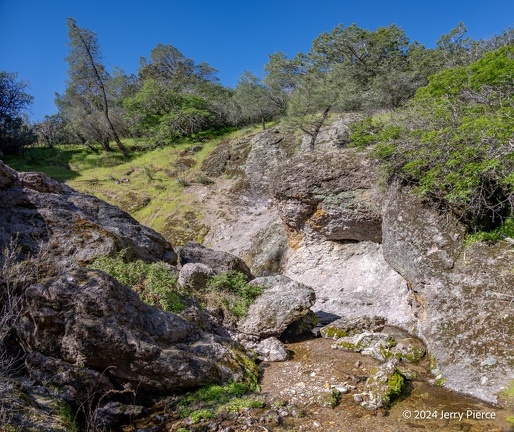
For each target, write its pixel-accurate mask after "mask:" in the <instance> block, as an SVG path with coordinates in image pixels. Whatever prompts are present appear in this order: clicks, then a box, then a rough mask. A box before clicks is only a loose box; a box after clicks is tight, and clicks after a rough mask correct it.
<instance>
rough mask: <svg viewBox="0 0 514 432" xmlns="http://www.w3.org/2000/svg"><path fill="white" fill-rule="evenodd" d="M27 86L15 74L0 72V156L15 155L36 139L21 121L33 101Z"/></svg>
mask: <svg viewBox="0 0 514 432" xmlns="http://www.w3.org/2000/svg"><path fill="white" fill-rule="evenodd" d="M28 86H29V85H28V83H27V82H25V81H22V80H18V74H17V73H13V72H6V71H1V72H0V156H2V154H16V153H18V152H19V151H20V150H21V149H22V148H23V147H25V146H27V145H29V144H32V143H33V142H34V141H35V139H36V136H35V135H34V134H33V132H32V130H31V129H30V128H29V127H28V126H27V124H26V123H25V122H24V121H23V119H22V114H23V112H24V111H25V110H26V109H27V108H28V107H29V105H30V104H31V103H32V100H33V99H34V98H33V96H32V95H30V94H29V93H27V88H28Z"/></svg>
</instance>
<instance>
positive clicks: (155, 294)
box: [91, 252, 185, 313]
mask: <svg viewBox="0 0 514 432" xmlns="http://www.w3.org/2000/svg"><path fill="white" fill-rule="evenodd" d="M91 268H94V269H97V270H102V271H104V272H106V273H108V274H110V275H111V276H112V277H114V278H115V279H117V280H118V281H119V282H121V283H122V284H124V285H127V286H129V287H131V288H132V289H133V290H134V291H136V292H137V293H138V294H139V295H140V296H141V299H142V300H143V301H144V302H145V303H148V304H150V305H152V306H156V307H158V308H160V309H162V310H164V311H166V312H174V313H178V312H181V311H182V310H183V309H184V307H185V304H184V294H185V293H183V292H181V291H180V290H179V287H178V283H177V275H176V274H174V273H172V272H171V271H170V270H169V269H168V267H166V265H165V264H164V263H159V262H157V263H151V264H150V263H145V262H143V261H141V260H137V261H132V262H128V263H127V262H125V261H124V260H123V252H121V253H120V254H118V256H116V257H114V258H112V257H100V258H98V259H97V260H96V261H95V262H94V263H93V264H92V265H91Z"/></svg>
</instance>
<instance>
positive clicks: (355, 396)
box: [353, 394, 362, 403]
mask: <svg viewBox="0 0 514 432" xmlns="http://www.w3.org/2000/svg"><path fill="white" fill-rule="evenodd" d="M353 400H354V401H355V402H357V403H360V402H362V396H361V395H360V394H356V395H353Z"/></svg>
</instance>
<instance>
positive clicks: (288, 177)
mask: <svg viewBox="0 0 514 432" xmlns="http://www.w3.org/2000/svg"><path fill="white" fill-rule="evenodd" d="M270 190H271V193H272V195H273V197H274V198H275V200H276V201H277V207H278V210H279V213H280V216H281V217H282V219H283V221H284V222H285V223H286V224H287V225H288V226H290V227H291V228H293V229H295V230H305V229H309V231H312V232H314V233H317V234H319V235H321V236H322V237H323V238H325V239H327V240H337V241H339V240H357V241H364V240H369V241H373V242H378V243H379V242H380V241H381V236H382V218H381V215H380V203H381V194H380V192H379V191H378V188H377V173H376V171H375V168H374V167H373V165H372V163H371V161H370V159H369V158H368V157H367V155H366V154H365V153H364V152H357V151H355V150H353V149H347V150H345V151H313V152H310V153H302V154H300V155H298V156H296V157H293V158H291V159H290V160H289V161H287V162H285V163H283V164H281V166H280V167H279V168H278V169H277V170H276V171H275V172H274V174H273V177H272V180H271V184H270Z"/></svg>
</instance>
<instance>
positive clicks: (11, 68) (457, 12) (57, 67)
mask: <svg viewBox="0 0 514 432" xmlns="http://www.w3.org/2000/svg"><path fill="white" fill-rule="evenodd" d="M67 17H72V18H75V19H76V20H77V24H78V25H79V26H80V27H85V28H87V29H89V30H92V31H94V32H95V33H96V34H97V36H98V42H99V45H100V47H101V50H102V53H103V57H104V64H105V65H106V66H107V68H108V70H111V69H112V68H113V67H114V66H119V67H121V68H122V69H124V70H125V72H127V73H136V72H137V69H138V67H139V59H140V57H142V56H144V57H148V56H149V54H150V51H151V50H152V49H153V48H154V47H155V46H156V45H157V44H158V43H163V44H170V45H173V46H175V47H176V48H178V49H179V50H180V51H181V52H182V53H183V54H184V55H185V56H186V57H190V58H192V59H193V60H194V61H195V62H197V63H200V62H207V63H209V64H210V65H211V66H213V67H215V68H216V69H218V70H219V73H218V77H219V78H220V81H221V83H222V84H224V85H226V86H232V87H233V86H235V85H236V84H237V81H238V79H239V77H240V76H241V74H242V73H243V72H244V71H245V70H250V71H252V72H254V73H256V74H257V75H262V72H263V66H264V64H265V63H266V62H267V60H268V58H267V54H271V53H274V52H276V51H284V52H285V53H286V54H288V55H289V56H291V57H292V56H294V55H295V54H296V53H297V52H300V51H302V52H305V51H307V50H308V49H309V48H310V45H311V42H312V40H313V39H314V38H315V37H316V36H318V35H319V34H320V33H322V32H325V31H330V30H332V29H333V28H334V27H335V26H336V25H337V24H343V25H350V24H352V23H356V24H357V25H358V26H359V27H362V28H366V29H370V30H374V29H376V28H378V27H380V26H387V25H390V24H393V23H394V24H397V25H398V26H400V27H401V28H403V29H404V30H405V32H406V34H407V35H408V36H409V38H410V40H417V41H419V42H421V43H423V44H424V45H425V46H428V47H433V46H434V45H435V42H436V40H437V39H438V38H439V37H440V36H441V35H442V34H443V33H447V32H448V31H449V30H451V29H452V28H454V27H455V26H456V25H457V24H458V23H459V21H463V22H464V24H465V25H466V27H467V28H468V32H469V35H470V36H471V37H473V38H475V39H478V38H484V37H489V36H492V35H494V34H498V33H501V31H502V30H503V29H505V28H506V27H509V26H511V27H512V26H513V25H514V0H487V1H479V0H466V1H461V0H444V1H443V0H432V1H430V2H424V1H415V0H399V1H394V0H391V1H387V0H367V1H364V2H360V1H356V0H351V1H346V0H339V1H337V0H255V1H251V2H249V1H244V0H183V1H178V0H168V1H165V0H144V1H140V0H124V1H118V0H116V1H113V0H111V1H109V0H46V1H42V0H0V70H5V71H8V72H18V74H19V78H20V79H24V80H26V81H28V82H29V83H30V90H29V92H30V93H31V94H32V95H33V96H34V98H35V100H34V103H33V105H32V107H31V109H30V111H31V113H30V114H31V117H32V119H33V120H34V121H37V120H41V119H43V117H44V115H45V114H53V113H55V112H56V108H55V105H54V95H55V92H63V91H64V88H65V85H66V84H65V83H66V79H67V76H66V69H67V65H66V63H65V61H64V59H65V57H66V55H67V51H68V47H67V41H68V37H67V29H66V18H67Z"/></svg>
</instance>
